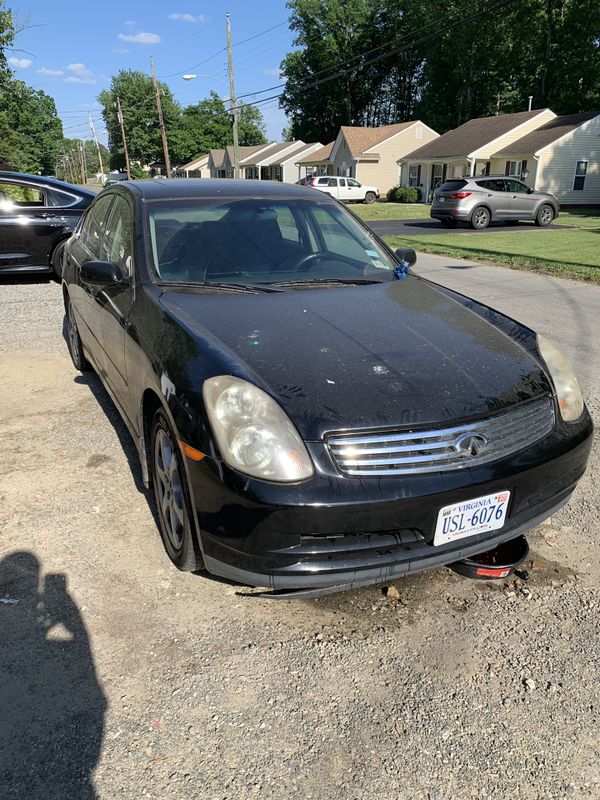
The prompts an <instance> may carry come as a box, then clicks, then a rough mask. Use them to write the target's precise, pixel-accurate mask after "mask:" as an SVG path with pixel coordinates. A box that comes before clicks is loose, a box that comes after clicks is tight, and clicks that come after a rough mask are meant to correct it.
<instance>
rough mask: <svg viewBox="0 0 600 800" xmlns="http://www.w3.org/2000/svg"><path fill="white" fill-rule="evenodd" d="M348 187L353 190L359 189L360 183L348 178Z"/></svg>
mask: <svg viewBox="0 0 600 800" xmlns="http://www.w3.org/2000/svg"><path fill="white" fill-rule="evenodd" d="M348 186H353V187H354V188H355V189H360V186H361V185H360V183H359V182H358V181H355V180H354V178H348Z"/></svg>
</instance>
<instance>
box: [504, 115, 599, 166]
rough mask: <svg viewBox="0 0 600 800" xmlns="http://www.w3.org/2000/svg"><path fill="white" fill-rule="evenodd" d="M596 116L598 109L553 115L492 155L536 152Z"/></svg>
mask: <svg viewBox="0 0 600 800" xmlns="http://www.w3.org/2000/svg"><path fill="white" fill-rule="evenodd" d="M597 116H600V111H587V112H586V113H585V114H567V115H565V116H563V117H555V118H554V119H551V120H550V122H547V123H546V124H545V125H542V126H541V128H536V130H534V131H531V133H528V134H526V135H525V136H522V137H521V138H520V139H517V141H516V142H512V144H509V145H507V146H506V147H503V148H502V150H498V152H497V153H494V155H497V156H513V155H523V154H529V153H537V152H538V150H542V149H543V148H544V147H547V146H548V145H549V144H552V142H555V141H556V140H557V139H560V138H561V137H562V136H565V135H566V134H567V133H570V132H571V131H573V130H575V128H578V127H579V126H580V125H583V123H584V122H587V121H588V120H590V119H594V117H597Z"/></svg>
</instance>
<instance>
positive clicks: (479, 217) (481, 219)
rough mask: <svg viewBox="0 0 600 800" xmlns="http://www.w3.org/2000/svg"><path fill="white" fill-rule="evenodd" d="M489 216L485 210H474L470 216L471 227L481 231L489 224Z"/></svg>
mask: <svg viewBox="0 0 600 800" xmlns="http://www.w3.org/2000/svg"><path fill="white" fill-rule="evenodd" d="M490 220H491V215H490V212H489V211H488V210H487V208H483V207H481V208H476V209H475V211H473V213H472V214H471V227H472V228H475V230H476V231H483V230H485V229H486V228H487V226H488V225H489V224H490Z"/></svg>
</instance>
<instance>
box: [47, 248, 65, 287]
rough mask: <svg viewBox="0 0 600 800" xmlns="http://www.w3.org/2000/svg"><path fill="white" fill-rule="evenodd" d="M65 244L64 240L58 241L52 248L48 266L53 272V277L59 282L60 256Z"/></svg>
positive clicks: (60, 279)
mask: <svg viewBox="0 0 600 800" xmlns="http://www.w3.org/2000/svg"><path fill="white" fill-rule="evenodd" d="M65 244H66V242H59V243H58V244H57V245H56V247H55V248H54V251H53V253H52V256H51V257H50V267H51V269H52V272H53V277H54V279H55V280H56V281H58V282H59V283H60V281H62V268H61V258H62V254H63V250H64V249H65Z"/></svg>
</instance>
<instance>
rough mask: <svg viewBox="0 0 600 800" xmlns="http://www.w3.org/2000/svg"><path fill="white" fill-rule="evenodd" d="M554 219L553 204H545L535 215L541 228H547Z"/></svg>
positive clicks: (536, 221) (536, 222)
mask: <svg viewBox="0 0 600 800" xmlns="http://www.w3.org/2000/svg"><path fill="white" fill-rule="evenodd" d="M553 219H554V209H553V208H552V206H549V205H547V204H546V205H543V206H542V207H541V208H540V210H539V211H538V212H537V214H536V215H535V224H536V225H537V226H538V227H539V228H546V227H548V225H550V223H551V222H552V220H553Z"/></svg>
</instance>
